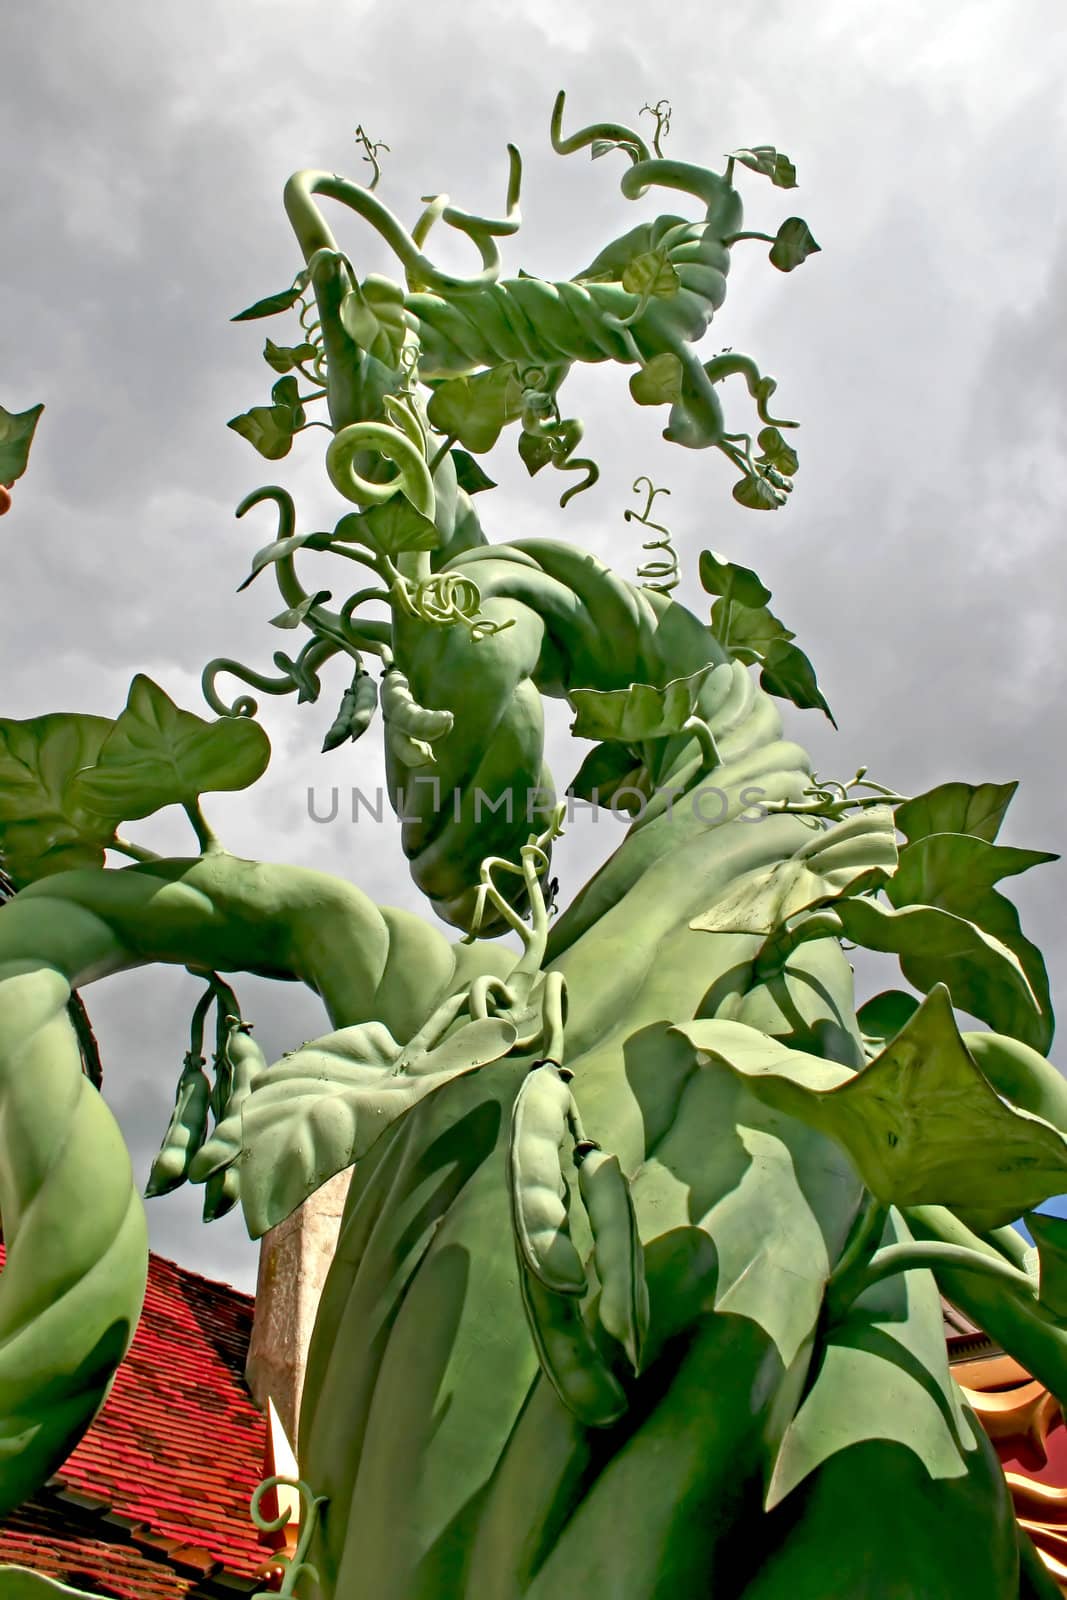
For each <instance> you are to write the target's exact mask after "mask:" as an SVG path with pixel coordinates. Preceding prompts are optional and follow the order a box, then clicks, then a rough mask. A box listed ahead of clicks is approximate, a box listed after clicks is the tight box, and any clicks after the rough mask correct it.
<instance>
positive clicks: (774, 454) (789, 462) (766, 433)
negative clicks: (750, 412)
mask: <svg viewBox="0 0 1067 1600" xmlns="http://www.w3.org/2000/svg"><path fill="white" fill-rule="evenodd" d="M756 443H757V444H758V445H759V447H760V449H761V450H762V451H763V455H762V457H761V458H760V459H761V461H762V462H764V463H766V465H768V466H771V467H774V468H775V469H776V471H778V472H781V473H784V474H785V476H786V477H787V478H791V477H793V475H794V473H795V472H796V470H797V468H798V467H799V465H800V457H799V456H798V455H797V453H796V451H795V450H794V449H793V447H792V445H790V444H786V442H785V440H784V439H783V438H782V435H781V433H780V432H779V431H778V429H777V428H761V430H760V432H759V434H758V435H757V437H756Z"/></svg>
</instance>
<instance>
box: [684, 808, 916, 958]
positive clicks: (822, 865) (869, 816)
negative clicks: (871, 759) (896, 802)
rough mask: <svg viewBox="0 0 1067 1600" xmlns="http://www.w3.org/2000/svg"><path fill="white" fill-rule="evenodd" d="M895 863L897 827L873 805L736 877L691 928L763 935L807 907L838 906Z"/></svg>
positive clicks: (887, 813) (888, 813) (888, 811)
mask: <svg viewBox="0 0 1067 1600" xmlns="http://www.w3.org/2000/svg"><path fill="white" fill-rule="evenodd" d="M896 863H897V846H896V829H895V828H894V826H893V813H892V811H891V809H890V808H889V807H888V806H871V807H869V808H868V809H866V810H864V811H861V812H859V813H858V814H857V815H856V816H852V817H846V818H845V819H844V820H843V821H841V822H837V823H833V824H832V825H831V826H830V827H828V828H818V829H813V830H812V836H811V838H810V839H809V840H808V842H807V843H805V844H803V845H801V847H800V849H799V850H796V851H794V853H793V855H792V856H790V857H788V858H787V859H786V860H785V861H778V862H776V863H775V864H774V865H773V866H770V867H759V868H757V869H755V870H754V871H752V872H747V873H745V874H743V875H742V876H741V877H740V878H737V879H735V880H734V881H733V882H732V883H731V885H730V887H729V888H728V889H727V890H726V891H725V893H723V894H722V895H720V896H719V898H718V899H716V900H715V901H714V902H713V903H712V905H711V907H710V909H709V910H708V911H705V912H703V913H702V914H701V915H700V916H698V917H694V918H693V920H692V922H690V924H689V926H690V927H691V928H694V929H698V930H701V931H703V932H707V933H762V934H766V935H768V936H769V935H770V934H772V933H774V931H775V930H776V929H777V928H780V927H781V925H782V924H783V923H784V922H786V921H787V920H788V919H789V918H790V917H794V916H796V915H797V913H798V912H801V911H805V910H807V909H808V908H809V907H810V906H815V905H820V904H822V903H823V902H824V901H833V902H835V904H836V902H837V900H838V898H839V897H840V896H841V895H845V894H849V893H855V892H856V890H857V889H859V888H860V887H864V888H866V887H869V886H870V884H871V883H872V882H873V881H877V880H876V879H875V878H874V875H875V874H878V875H880V876H884V875H886V874H888V873H891V872H892V871H893V869H894V867H895V866H896Z"/></svg>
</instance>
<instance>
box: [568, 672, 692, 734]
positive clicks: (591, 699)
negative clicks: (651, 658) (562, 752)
mask: <svg viewBox="0 0 1067 1600" xmlns="http://www.w3.org/2000/svg"><path fill="white" fill-rule="evenodd" d="M711 671H712V668H711V667H710V666H707V667H701V668H700V670H699V672H694V673H692V674H691V676H689V677H687V678H673V679H672V680H671V682H670V683H668V684H666V685H665V686H664V687H663V688H662V689H658V688H656V687H655V686H654V685H653V684H651V683H632V684H631V685H630V687H629V688H628V689H572V690H571V691H570V693H569V694H568V696H567V698H568V699H569V701H570V703H571V705H572V706H573V708H574V710H575V712H576V713H577V715H576V718H575V721H574V724H573V726H572V728H571V732H572V733H573V734H574V736H575V738H576V739H612V740H617V741H619V742H620V743H622V744H640V743H641V741H642V740H643V739H664V738H667V737H668V736H669V735H670V734H675V733H681V731H682V729H683V728H684V726H685V724H686V723H687V722H688V720H689V718H690V717H691V716H692V715H693V712H694V710H695V708H696V704H697V701H698V700H699V698H700V691H701V689H702V688H703V687H704V683H705V681H706V680H707V678H708V676H709V675H710V673H711Z"/></svg>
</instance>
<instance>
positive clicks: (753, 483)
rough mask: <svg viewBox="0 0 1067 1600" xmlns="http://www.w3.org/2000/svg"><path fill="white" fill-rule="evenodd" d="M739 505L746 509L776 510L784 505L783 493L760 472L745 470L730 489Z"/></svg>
mask: <svg viewBox="0 0 1067 1600" xmlns="http://www.w3.org/2000/svg"><path fill="white" fill-rule="evenodd" d="M730 493H731V494H732V495H733V497H734V499H735V500H736V501H737V503H738V505H739V506H744V507H745V508H746V510H748V511H777V510H778V509H779V507H780V506H784V505H785V498H786V497H785V494H784V493H783V491H782V490H781V489H777V488H775V486H774V484H773V483H771V482H770V480H769V479H768V478H766V477H765V476H764V475H763V473H762V472H746V473H745V476H744V477H743V478H738V480H737V482H736V483H735V484H734V486H733V488H732V489H731V490H730Z"/></svg>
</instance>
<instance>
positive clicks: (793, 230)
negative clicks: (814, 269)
mask: <svg viewBox="0 0 1067 1600" xmlns="http://www.w3.org/2000/svg"><path fill="white" fill-rule="evenodd" d="M821 249H822V246H821V245H818V244H816V243H815V239H814V237H813V236H812V232H811V229H810V228H809V227H808V225H807V223H806V222H805V221H804V218H803V217H787V218H786V219H785V221H784V222H783V223H782V226H781V227H780V228H779V229H778V232H777V234H776V236H775V240H774V243H773V244H772V245H771V248H770V252H769V259H770V263H771V265H772V267H777V268H778V271H779V272H792V271H793V268H794V267H799V265H800V263H801V262H802V261H806V260H807V258H808V256H813V255H815V254H817V252H818V251H819V250H821Z"/></svg>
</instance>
